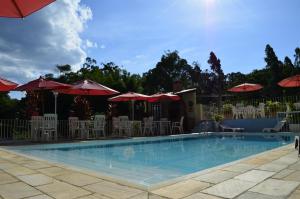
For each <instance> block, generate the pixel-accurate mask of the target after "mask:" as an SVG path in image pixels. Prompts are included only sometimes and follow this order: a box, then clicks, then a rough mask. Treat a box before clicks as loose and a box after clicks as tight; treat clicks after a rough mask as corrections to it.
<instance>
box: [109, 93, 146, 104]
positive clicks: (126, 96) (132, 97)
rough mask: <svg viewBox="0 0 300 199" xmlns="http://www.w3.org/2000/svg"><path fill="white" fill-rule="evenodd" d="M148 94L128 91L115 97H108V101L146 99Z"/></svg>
mask: <svg viewBox="0 0 300 199" xmlns="http://www.w3.org/2000/svg"><path fill="white" fill-rule="evenodd" d="M149 97H150V96H148V95H143V94H140V93H134V92H128V93H124V94H121V95H118V96H116V97H112V98H109V99H108V101H111V102H128V101H137V100H148V99H149Z"/></svg>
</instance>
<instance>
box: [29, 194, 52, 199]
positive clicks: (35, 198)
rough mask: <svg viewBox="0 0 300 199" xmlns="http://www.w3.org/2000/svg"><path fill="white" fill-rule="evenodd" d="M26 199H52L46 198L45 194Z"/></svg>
mask: <svg viewBox="0 0 300 199" xmlns="http://www.w3.org/2000/svg"><path fill="white" fill-rule="evenodd" d="M26 199H53V198H51V197H50V196H47V195H45V194H42V195H38V196H32V197H29V198H26Z"/></svg>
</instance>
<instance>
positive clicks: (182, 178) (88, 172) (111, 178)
mask: <svg viewBox="0 0 300 199" xmlns="http://www.w3.org/2000/svg"><path fill="white" fill-rule="evenodd" d="M199 134H200V133H194V134H192V135H190V136H191V137H193V135H195V136H197V135H198V136H199ZM210 134H215V133H210ZM247 134H251V135H255V133H230V132H229V133H227V132H226V133H224V134H220V133H218V134H217V135H247ZM286 134H287V133H278V134H274V133H266V134H265V133H264V134H263V135H286ZM289 134H291V133H289ZM202 135H203V136H205V135H206V134H200V136H202ZM257 135H261V133H260V134H259V133H257ZM292 135H297V134H292ZM171 136H172V137H175V136H189V134H182V135H171ZM162 137H163V138H165V139H168V138H169V139H170V136H159V137H152V138H154V139H153V140H159V139H160V138H162ZM138 139H139V138H135V140H129V139H127V140H125V142H127V141H128V140H129V142H130V141H138ZM141 139H143V138H141ZM84 142H86V141H84ZM292 145H293V144H292V143H291V144H287V145H284V146H280V147H276V148H273V149H270V150H267V151H263V152H261V153H257V154H254V155H250V156H247V157H244V158H241V159H238V160H235V161H232V162H228V163H225V164H221V165H218V166H215V167H211V168H208V169H204V170H201V171H198V172H194V173H191V174H187V175H183V176H180V177H177V178H173V179H170V180H166V181H163V182H160V183H156V184H153V185H150V186H146V185H142V184H138V183H134V182H130V181H127V180H124V179H120V178H118V177H114V176H109V175H106V174H105V173H103V172H100V171H94V170H91V169H86V168H80V167H76V166H71V165H68V164H65V163H57V162H54V161H51V160H45V159H43V158H39V157H35V156H31V155H27V154H23V153H20V152H16V151H14V150H11V149H9V147H7V146H6V147H1V146H0V150H3V151H5V152H9V153H13V154H15V155H19V156H23V157H26V158H30V159H33V160H37V161H41V162H45V163H47V164H50V165H54V166H57V167H60V168H63V169H67V170H73V171H77V172H80V173H83V174H86V175H89V176H94V177H97V178H101V179H103V180H106V181H110V182H114V183H117V184H121V185H125V186H128V187H133V188H137V189H140V190H143V191H148V192H150V191H153V190H155V189H159V188H162V187H165V186H169V185H172V184H175V183H178V182H180V181H185V180H189V179H192V178H194V177H196V176H199V175H203V174H206V173H209V172H212V171H215V170H220V169H221V168H225V167H229V166H232V165H234V164H237V163H240V162H243V161H246V160H248V159H252V158H255V157H256V156H261V155H264V154H267V153H270V152H272V151H276V150H280V149H284V148H290V147H291V146H292ZM27 146H28V145H27Z"/></svg>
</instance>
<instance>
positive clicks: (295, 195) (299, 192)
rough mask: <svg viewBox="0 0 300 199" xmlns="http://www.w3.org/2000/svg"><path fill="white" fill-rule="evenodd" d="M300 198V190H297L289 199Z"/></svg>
mask: <svg viewBox="0 0 300 199" xmlns="http://www.w3.org/2000/svg"><path fill="white" fill-rule="evenodd" d="M299 198H300V190H296V191H295V192H294V193H292V195H291V196H290V197H289V198H288V199H299Z"/></svg>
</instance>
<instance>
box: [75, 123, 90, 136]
mask: <svg viewBox="0 0 300 199" xmlns="http://www.w3.org/2000/svg"><path fill="white" fill-rule="evenodd" d="M78 122H79V133H80V138H87V139H88V138H89V132H90V130H91V125H92V121H91V120H79V121H78Z"/></svg>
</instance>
